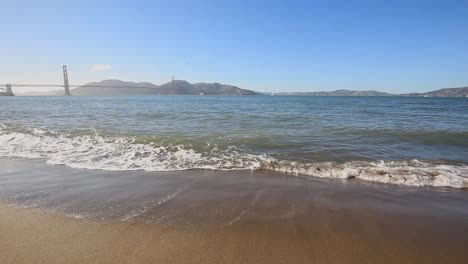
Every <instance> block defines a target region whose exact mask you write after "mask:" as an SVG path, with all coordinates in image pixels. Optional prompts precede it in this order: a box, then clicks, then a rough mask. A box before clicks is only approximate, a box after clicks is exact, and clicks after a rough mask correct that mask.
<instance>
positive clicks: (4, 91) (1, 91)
mask: <svg viewBox="0 0 468 264" xmlns="http://www.w3.org/2000/svg"><path fill="white" fill-rule="evenodd" d="M62 71H63V84H11V83H7V84H0V95H11V96H12V95H14V93H13V87H63V88H64V90H65V91H64V95H67V96H68V95H71V93H70V87H80V86H86V87H102V88H116V86H108V85H91V84H81V85H76V84H75V85H74V84H69V83H68V71H67V66H66V65H63V66H62ZM172 83H173V86H174V78H173V79H172ZM118 88H145V87H142V86H128V85H125V86H120V85H119V86H118ZM148 88H149V87H148Z"/></svg>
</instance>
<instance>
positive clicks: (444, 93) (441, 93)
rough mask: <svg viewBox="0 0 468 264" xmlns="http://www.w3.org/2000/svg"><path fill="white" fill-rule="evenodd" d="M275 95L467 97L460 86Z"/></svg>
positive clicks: (466, 92)
mask: <svg viewBox="0 0 468 264" xmlns="http://www.w3.org/2000/svg"><path fill="white" fill-rule="evenodd" d="M275 95H297V96H408V97H468V87H460V88H444V89H440V90H435V91H432V92H427V93H410V94H390V93H385V92H379V91H375V90H368V91H353V90H336V91H329V92H327V91H322V92H290V93H275Z"/></svg>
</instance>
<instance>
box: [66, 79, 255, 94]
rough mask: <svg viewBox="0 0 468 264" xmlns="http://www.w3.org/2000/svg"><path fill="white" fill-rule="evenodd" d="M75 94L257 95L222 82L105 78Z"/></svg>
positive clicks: (73, 90) (80, 89)
mask: <svg viewBox="0 0 468 264" xmlns="http://www.w3.org/2000/svg"><path fill="white" fill-rule="evenodd" d="M71 93H72V94H73V95H88V96H115V95H119V96H123V95H158V94H159V95H200V94H203V95H255V94H257V93H256V92H254V91H250V90H245V89H241V88H239V87H237V86H233V85H227V84H220V83H195V84H191V83H189V82H187V81H182V80H176V81H174V83H172V82H168V83H165V84H162V85H159V86H158V85H155V84H153V83H149V82H139V83H135V82H124V81H121V80H104V81H101V82H92V83H88V84H85V85H83V86H80V87H78V88H75V89H72V90H71Z"/></svg>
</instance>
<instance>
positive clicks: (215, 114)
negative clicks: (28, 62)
mask: <svg viewBox="0 0 468 264" xmlns="http://www.w3.org/2000/svg"><path fill="white" fill-rule="evenodd" d="M0 144H1V145H0V155H2V156H7V157H8V156H19V157H25V158H45V159H46V160H47V161H48V162H49V163H53V164H64V165H68V166H71V167H78V168H86V169H104V170H140V169H141V170H148V171H170V170H185V169H217V170H237V169H268V170H278V171H285V172H292V173H295V174H304V175H311V176H319V177H338V178H361V179H365V180H366V179H367V180H371V181H380V182H391V183H398V184H408V185H435V186H452V187H458V188H466V187H468V180H467V178H468V176H467V174H468V169H467V166H466V163H467V162H468V99H466V98H397V97H293V96H145V97H0Z"/></svg>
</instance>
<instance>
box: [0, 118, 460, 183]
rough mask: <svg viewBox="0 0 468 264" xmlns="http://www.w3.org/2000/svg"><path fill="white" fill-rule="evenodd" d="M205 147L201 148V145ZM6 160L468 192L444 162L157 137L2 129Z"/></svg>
mask: <svg viewBox="0 0 468 264" xmlns="http://www.w3.org/2000/svg"><path fill="white" fill-rule="evenodd" d="M198 145H200V143H198ZM0 157H23V158H43V159H46V160H47V163H49V164H57V165H59V164H60V165H66V166H69V167H72V168H80V169H99V170H145V171H177V170H190V169H207V170H269V171H279V172H285V173H292V174H295V175H304V176H313V177H324V178H338V179H360V180H365V181H371V182H380V183H391V184H399V185H410V186H447V187H453V188H468V165H466V164H449V163H447V162H441V161H421V160H404V161H348V162H341V163H338V162H332V161H330V162H314V161H292V160H279V159H277V158H275V157H273V156H271V155H267V154H258V153H252V152H251V151H248V150H245V149H240V148H238V147H236V146H227V147H220V146H218V145H216V144H213V143H210V142H205V143H204V146H203V147H200V146H197V144H190V143H180V142H177V141H174V143H171V142H170V141H168V140H161V139H157V138H154V139H153V140H141V139H139V138H135V137H124V136H103V135H100V134H99V133H97V132H93V133H83V132H79V133H59V132H56V131H52V130H47V129H39V128H24V127H15V126H11V125H5V124H0Z"/></svg>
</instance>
